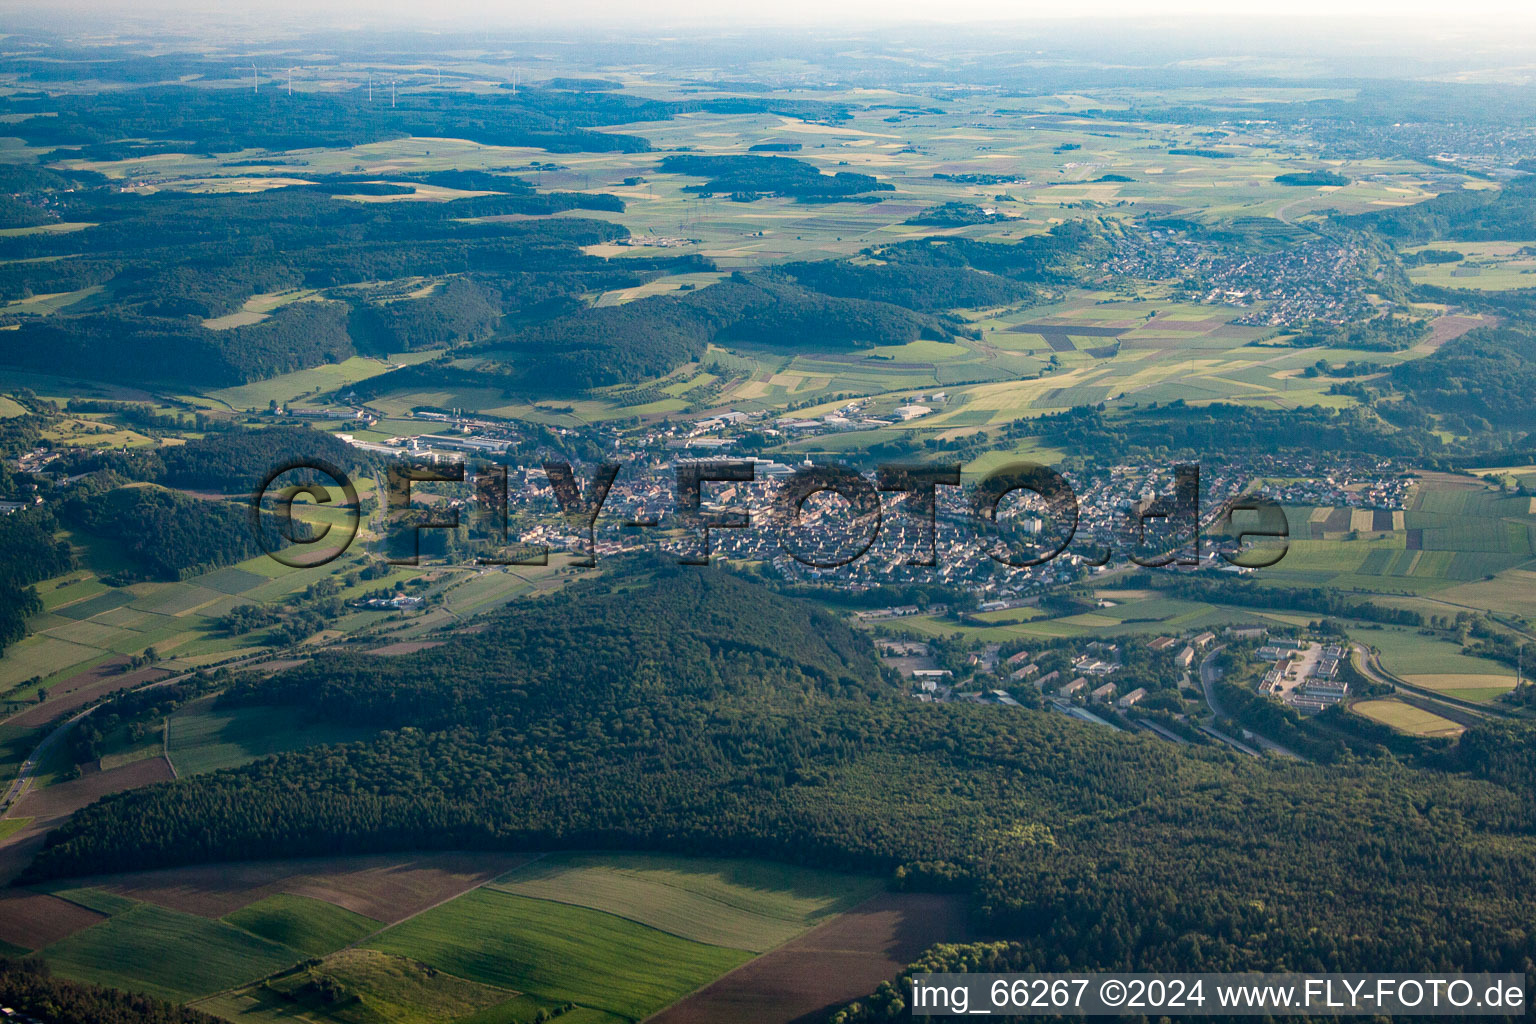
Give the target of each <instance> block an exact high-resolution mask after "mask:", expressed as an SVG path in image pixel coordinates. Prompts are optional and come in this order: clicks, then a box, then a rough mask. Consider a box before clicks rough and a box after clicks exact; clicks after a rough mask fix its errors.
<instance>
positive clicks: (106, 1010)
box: [0, 957, 220, 1024]
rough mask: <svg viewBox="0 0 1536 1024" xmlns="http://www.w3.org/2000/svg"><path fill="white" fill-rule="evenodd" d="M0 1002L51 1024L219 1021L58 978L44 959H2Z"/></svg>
mask: <svg viewBox="0 0 1536 1024" xmlns="http://www.w3.org/2000/svg"><path fill="white" fill-rule="evenodd" d="M0 1005H3V1006H6V1007H8V1008H10V1009H12V1010H14V1011H16V1012H17V1013H19V1014H27V1015H29V1016H31V1017H34V1018H36V1019H37V1020H41V1021H46V1022H47V1024H218V1021H219V1020H220V1018H218V1017H211V1016H209V1015H208V1014H206V1013H203V1012H202V1011H201V1010H193V1009H191V1008H189V1007H184V1006H178V1005H176V1004H175V1003H169V1002H166V1001H165V1000H164V999H156V998H155V997H154V996H146V995H139V994H137V993H130V992H119V991H117V990H116V989H110V988H102V987H101V986H99V985H82V984H80V983H79V982H74V981H66V980H65V979H63V978H55V977H53V976H52V975H51V974H50V973H49V971H48V965H47V964H45V963H43V962H42V961H41V960H34V959H31V958H27V959H13V958H10V957H0Z"/></svg>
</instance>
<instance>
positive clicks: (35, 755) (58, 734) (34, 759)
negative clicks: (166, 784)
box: [0, 655, 261, 816]
mask: <svg viewBox="0 0 1536 1024" xmlns="http://www.w3.org/2000/svg"><path fill="white" fill-rule="evenodd" d="M259 660H261V656H260V655H258V656H257V657H254V658H245V659H242V660H240V661H234V662H230V663H229V664H228V665H225V666H221V667H224V668H239V667H240V666H242V665H248V664H250V663H251V662H253V661H259ZM199 671H200V670H199V669H193V670H192V671H190V672H183V673H181V674H180V675H174V676H167V677H166V678H164V679H156V680H155V681H154V682H150V683H145V684H143V685H142V686H135V687H133V688H132V689H123V690H117V691H115V692H113V693H111V694H108V695H107V697H106V698H105V699H103V700H99V701H97V702H96V703H95V704H92V705H90V706H89V707H85V708H81V709H80V710H79V711H77V712H75V714H74V715H72V716H71V717H69V718H67V719H65V720H64V721H62V722H60V723H59V724H58V725H57V726H55V727H54V729H53V730H52V731H51V732H49V733H48V735H47V736H44V737H43V738H42V740H41V742H39V743H38V745H37V746H35V747H33V748H32V753H30V754H28V755H27V759H26V760H25V761H23V762H22V763H21V769H20V770H19V771H17V773H16V778H14V779H12V780H11V784H10V785H9V786H7V787H6V790H5V797H4V799H0V816H3V815H5V814H6V813H8V812H9V811H10V809H11V808H12V807H14V806H15V805H16V801H18V800H20V799H21V798H22V796H23V795H25V793H26V788H27V783H28V782H30V781H32V778H33V776H35V775H36V774H37V766H38V765H39V764H41V763H42V761H43V757H44V755H46V754H47V753H48V750H49V748H51V747H52V746H53V744H54V743H56V742H58V741H59V739H61V738H62V737H63V735H64V734H65V733H67V732H69V730H70V729H72V728H74V727H75V725H76V724H78V723H79V721H80V720H81V719H82V718H85V717H86V716H87V715H89V714H90V713H91V712H93V711H95V710H96V709H97V708H99V707H101V706H102V704H104V703H106V701H107V700H111V699H112V698H113V697H119V696H121V695H122V694H124V693H137V692H139V691H140V690H153V689H155V688H156V687H158V686H170V685H171V684H172V683H179V682H181V681H182V680H183V679H189V678H191V677H192V676H194V675H196V674H197V673H198V672H199ZM167 763H169V759H167ZM171 771H172V773H173V774H174V773H175V771H176V769H175V766H174V765H173V766H172V767H171Z"/></svg>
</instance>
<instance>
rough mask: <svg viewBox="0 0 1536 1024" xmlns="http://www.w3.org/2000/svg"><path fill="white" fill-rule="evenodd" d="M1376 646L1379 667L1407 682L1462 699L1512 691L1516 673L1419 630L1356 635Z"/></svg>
mask: <svg viewBox="0 0 1536 1024" xmlns="http://www.w3.org/2000/svg"><path fill="white" fill-rule="evenodd" d="M1357 635H1358V637H1359V639H1361V640H1363V641H1364V642H1366V643H1368V644H1370V645H1371V646H1373V647H1375V648H1376V649H1377V650H1378V651H1379V652H1380V654H1381V663H1382V665H1383V666H1384V667H1385V668H1386V669H1387V670H1388V671H1390V672H1393V673H1395V674H1396V675H1399V676H1402V677H1403V678H1404V679H1406V680H1407V681H1408V682H1410V683H1413V684H1415V685H1417V686H1422V687H1425V688H1426V689H1430V690H1436V691H1439V692H1441V693H1445V694H1448V695H1449V696H1452V697H1460V698H1462V699H1464V700H1478V701H1481V700H1491V699H1493V698H1494V697H1497V696H1498V695H1499V694H1501V693H1507V692H1508V691H1510V690H1512V689H1514V686H1515V671H1514V669H1512V668H1510V667H1509V666H1507V665H1504V664H1501V663H1500V662H1496V661H1489V660H1487V659H1486V658H1475V657H1472V656H1471V655H1467V654H1463V653H1462V650H1461V645H1460V644H1457V643H1454V642H1453V641H1450V640H1444V639H1441V638H1439V637H1437V636H1425V635H1424V634H1422V633H1420V632H1419V631H1418V630H1414V629H1400V628H1390V627H1389V628H1386V629H1382V630H1380V631H1376V630H1371V631H1368V632H1360V633H1359V634H1357Z"/></svg>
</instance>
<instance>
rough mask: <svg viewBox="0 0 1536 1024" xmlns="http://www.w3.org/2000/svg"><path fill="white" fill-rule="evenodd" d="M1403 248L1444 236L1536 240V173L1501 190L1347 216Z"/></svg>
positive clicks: (1465, 192)
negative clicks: (1403, 246)
mask: <svg viewBox="0 0 1536 1024" xmlns="http://www.w3.org/2000/svg"><path fill="white" fill-rule="evenodd" d="M1345 221H1346V223H1349V224H1351V225H1352V226H1357V227H1367V228H1371V229H1373V230H1375V231H1379V232H1380V233H1381V234H1383V235H1385V236H1386V237H1388V238H1390V239H1391V240H1392V241H1394V242H1396V243H1397V244H1399V245H1419V244H1422V243H1424V242H1434V241H1438V240H1439V239H1442V238H1448V239H1459V240H1461V241H1467V242H1482V241H1493V240H1504V239H1510V240H1514V241H1529V240H1530V239H1532V238H1536V175H1532V174H1526V175H1522V176H1520V177H1518V178H1514V179H1512V180H1510V181H1509V182H1507V183H1505V185H1504V187H1503V188H1502V189H1498V190H1487V189H1461V190H1457V191H1452V192H1445V193H1442V194H1441V195H1438V196H1435V197H1434V198H1433V199H1429V200H1425V201H1424V202H1422V203H1414V204H1412V205H1411V206H1400V207H1394V208H1392V209H1390V210H1378V211H1375V212H1372V213H1362V214H1357V215H1355V216H1353V217H1349V218H1345Z"/></svg>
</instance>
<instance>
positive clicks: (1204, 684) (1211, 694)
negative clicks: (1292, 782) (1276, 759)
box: [1200, 644, 1306, 761]
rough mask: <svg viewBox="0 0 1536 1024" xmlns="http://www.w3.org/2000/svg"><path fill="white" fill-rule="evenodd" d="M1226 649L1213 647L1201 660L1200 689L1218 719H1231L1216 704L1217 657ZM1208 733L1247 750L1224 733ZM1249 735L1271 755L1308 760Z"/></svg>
mask: <svg viewBox="0 0 1536 1024" xmlns="http://www.w3.org/2000/svg"><path fill="white" fill-rule="evenodd" d="M1226 649H1227V645H1226V644H1222V645H1221V646H1219V647H1213V648H1211V652H1210V653H1209V654H1207V655H1206V656H1205V657H1204V658H1202V659H1201V660H1200V688H1201V689H1202V690H1204V691H1205V703H1206V704H1207V705H1208V706H1209V707H1210V709H1211V712H1212V713H1213V714H1215V715H1216V716H1217V717H1218V718H1230V717H1231V716H1230V715H1228V714H1227V712H1226V709H1225V708H1223V707H1222V706H1221V705H1220V704H1218V703H1217V702H1216V690H1215V682H1216V680H1218V679H1220V678H1221V672H1220V671H1219V670H1218V669H1217V668H1216V655H1218V654H1220V653H1221V652H1222V651H1224V650H1226ZM1206 731H1207V732H1210V733H1211V734H1212V735H1215V736H1217V737H1218V738H1220V739H1224V740H1226V741H1227V742H1228V743H1230V744H1232V745H1233V746H1235V747H1237V748H1238V749H1239V750H1244V749H1246V747H1245V745H1244V744H1243V743H1241V742H1239V741H1237V740H1234V739H1233V738H1232V737H1230V736H1227V735H1225V734H1224V733H1219V732H1216V730H1214V729H1207V730H1206ZM1249 735H1250V736H1251V739H1249V741H1248V742H1250V743H1252V744H1253V745H1254V746H1256V747H1258V748H1260V749H1261V750H1267V751H1270V752H1271V753H1275V754H1279V755H1280V756H1281V757H1291V758H1295V759H1296V760H1298V761H1305V760H1306V758H1304V757H1302V756H1301V755H1300V754H1298V753H1296V751H1294V750H1292V749H1290V748H1289V747H1283V746H1281V745H1280V744H1278V743H1276V742H1275V741H1274V740H1271V739H1267V738H1265V737H1263V736H1260V735H1259V734H1258V733H1256V732H1252V731H1250V733H1249Z"/></svg>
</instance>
